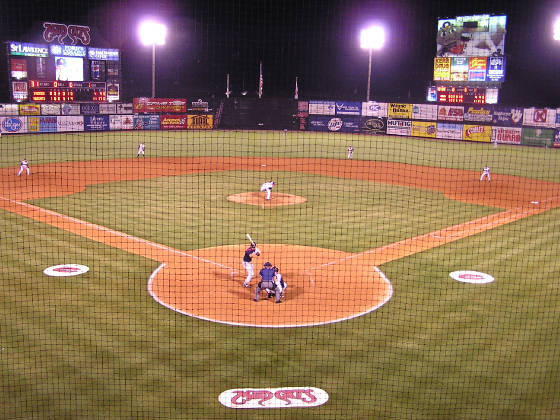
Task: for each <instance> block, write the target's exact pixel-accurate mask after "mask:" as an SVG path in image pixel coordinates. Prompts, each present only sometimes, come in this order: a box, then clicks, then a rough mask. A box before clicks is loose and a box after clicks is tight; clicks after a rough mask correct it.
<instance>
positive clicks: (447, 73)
mask: <svg viewBox="0 0 560 420" xmlns="http://www.w3.org/2000/svg"><path fill="white" fill-rule="evenodd" d="M434 80H435V81H449V80H451V58H449V57H435V58H434Z"/></svg>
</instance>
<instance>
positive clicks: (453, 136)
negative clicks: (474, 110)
mask: <svg viewBox="0 0 560 420" xmlns="http://www.w3.org/2000/svg"><path fill="white" fill-rule="evenodd" d="M436 137H437V138H438V139H450V140H463V124H457V123H446V122H438V123H437V126H436Z"/></svg>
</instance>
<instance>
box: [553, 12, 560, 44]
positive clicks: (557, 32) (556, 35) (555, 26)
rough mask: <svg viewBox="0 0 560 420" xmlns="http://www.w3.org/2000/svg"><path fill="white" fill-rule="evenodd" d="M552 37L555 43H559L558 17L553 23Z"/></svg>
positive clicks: (559, 21) (559, 19)
mask: <svg viewBox="0 0 560 420" xmlns="http://www.w3.org/2000/svg"><path fill="white" fill-rule="evenodd" d="M553 30H554V33H553V37H554V40H555V41H560V17H558V18H556V21H555V22H554V29H553Z"/></svg>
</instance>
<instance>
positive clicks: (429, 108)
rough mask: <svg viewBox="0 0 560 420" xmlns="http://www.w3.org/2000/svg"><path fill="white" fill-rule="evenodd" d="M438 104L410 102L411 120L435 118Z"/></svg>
mask: <svg viewBox="0 0 560 420" xmlns="http://www.w3.org/2000/svg"><path fill="white" fill-rule="evenodd" d="M437 116H438V106H437V105H427V104H412V119H413V120H437Z"/></svg>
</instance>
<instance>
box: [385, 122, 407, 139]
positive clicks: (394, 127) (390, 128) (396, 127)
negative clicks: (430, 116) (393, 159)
mask: <svg viewBox="0 0 560 420" xmlns="http://www.w3.org/2000/svg"><path fill="white" fill-rule="evenodd" d="M411 129H412V121H410V120H387V134H395V135H397V136H410V132H411Z"/></svg>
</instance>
